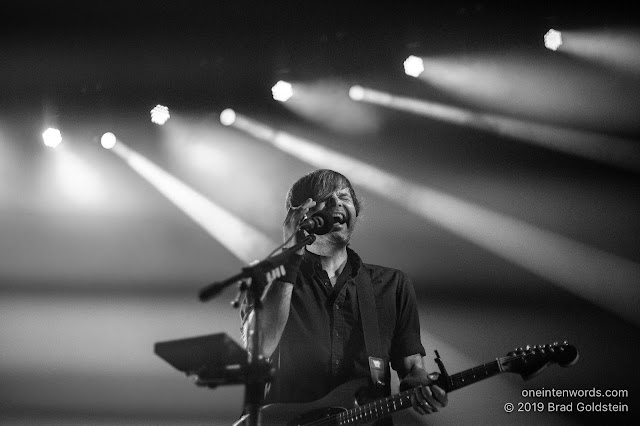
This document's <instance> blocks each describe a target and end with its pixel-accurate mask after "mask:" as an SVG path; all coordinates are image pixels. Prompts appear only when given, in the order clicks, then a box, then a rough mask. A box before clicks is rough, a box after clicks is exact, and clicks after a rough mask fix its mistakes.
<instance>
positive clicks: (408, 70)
mask: <svg viewBox="0 0 640 426" xmlns="http://www.w3.org/2000/svg"><path fill="white" fill-rule="evenodd" d="M404 72H405V74H407V75H410V76H411V77H419V76H420V74H422V73H423V72H424V61H423V60H422V58H418V57H417V56H413V55H411V56H409V57H408V58H407V59H405V61H404Z"/></svg>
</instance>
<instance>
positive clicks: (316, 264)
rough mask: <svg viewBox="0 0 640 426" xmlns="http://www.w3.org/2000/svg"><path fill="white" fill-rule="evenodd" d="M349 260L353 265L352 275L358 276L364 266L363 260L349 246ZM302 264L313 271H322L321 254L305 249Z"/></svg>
mask: <svg viewBox="0 0 640 426" xmlns="http://www.w3.org/2000/svg"><path fill="white" fill-rule="evenodd" d="M347 262H348V263H349V265H350V266H351V276H352V277H353V278H355V277H357V276H358V274H359V273H360V267H361V266H362V260H361V259H360V256H358V254H357V253H356V252H355V251H353V250H351V249H350V248H349V247H347ZM302 265H303V267H305V268H307V269H308V270H309V271H311V272H316V273H318V272H320V271H322V265H321V264H320V256H318V255H317V254H315V253H311V252H310V251H308V250H306V249H305V251H304V253H303V255H302Z"/></svg>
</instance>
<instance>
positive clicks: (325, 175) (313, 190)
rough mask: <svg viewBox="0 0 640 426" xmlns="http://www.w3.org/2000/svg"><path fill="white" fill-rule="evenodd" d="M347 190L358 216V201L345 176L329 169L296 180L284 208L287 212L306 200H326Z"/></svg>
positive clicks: (316, 171)
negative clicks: (338, 192)
mask: <svg viewBox="0 0 640 426" xmlns="http://www.w3.org/2000/svg"><path fill="white" fill-rule="evenodd" d="M342 188H348V189H349V193H350V194H351V199H352V200H353V205H354V207H355V208H356V216H358V215H359V214H360V207H361V206H360V201H359V200H358V197H356V191H355V190H354V189H353V185H351V182H349V179H347V177H346V176H344V175H343V174H341V173H338V172H335V171H333V170H329V169H319V170H315V171H313V172H311V173H309V174H306V175H304V176H302V177H301V178H300V179H298V180H297V181H296V182H295V183H294V184H293V185H292V186H291V188H290V189H289V192H288V193H287V199H286V202H285V208H286V210H287V211H288V210H289V209H290V208H291V207H297V206H299V205H300V204H302V203H304V202H305V201H306V200H307V199H308V198H312V199H313V200H315V201H318V202H319V201H322V200H325V199H327V198H328V197H329V196H330V195H331V194H333V193H334V192H335V191H337V190H340V189H342Z"/></svg>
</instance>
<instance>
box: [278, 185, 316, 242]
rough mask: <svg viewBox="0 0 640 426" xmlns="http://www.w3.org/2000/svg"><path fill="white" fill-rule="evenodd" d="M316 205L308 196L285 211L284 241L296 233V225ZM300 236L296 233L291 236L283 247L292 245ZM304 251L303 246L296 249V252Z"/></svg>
mask: <svg viewBox="0 0 640 426" xmlns="http://www.w3.org/2000/svg"><path fill="white" fill-rule="evenodd" d="M315 205H316V202H315V201H313V200H312V199H311V198H308V199H307V200H306V201H305V202H304V203H302V204H300V205H299V206H298V207H291V208H290V209H289V211H288V212H287V216H286V217H285V219H284V223H283V224H282V229H283V234H284V241H285V242H286V241H287V240H288V239H289V238H291V236H292V235H293V234H294V233H296V231H297V230H298V225H299V224H300V222H301V221H302V220H303V218H304V217H305V215H306V214H307V213H308V212H309V210H310V209H311V208H312V207H314V206H315ZM302 236H304V235H302ZM299 237H300V236H299V235H296V236H295V237H293V238H291V241H289V242H288V243H287V244H286V245H285V248H287V247H291V246H294V245H295V244H296V243H297V242H298V238H299ZM303 251H304V247H303V248H301V249H300V250H299V251H298V254H302V253H303Z"/></svg>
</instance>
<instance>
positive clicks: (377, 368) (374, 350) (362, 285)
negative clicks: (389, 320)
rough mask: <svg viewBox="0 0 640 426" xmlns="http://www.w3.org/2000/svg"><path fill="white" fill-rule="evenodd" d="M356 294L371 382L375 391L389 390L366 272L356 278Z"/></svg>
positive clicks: (368, 278)
mask: <svg viewBox="0 0 640 426" xmlns="http://www.w3.org/2000/svg"><path fill="white" fill-rule="evenodd" d="M363 269H364V268H363ZM356 294H357V298H358V308H359V309H360V320H361V323H362V332H363V334H364V345H365V348H366V350H367V355H368V357H369V372H370V373H371V381H372V383H373V384H374V386H375V387H376V389H377V390H380V391H384V390H390V386H391V384H390V380H389V379H390V376H389V372H388V370H389V360H388V359H387V356H386V355H385V354H384V353H382V348H381V345H380V330H379V325H378V315H377V312H376V311H377V309H376V300H375V297H374V294H373V283H372V282H371V277H370V275H369V274H368V273H367V272H366V270H365V271H361V272H360V273H359V274H358V276H357V277H356Z"/></svg>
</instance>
